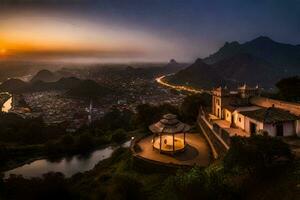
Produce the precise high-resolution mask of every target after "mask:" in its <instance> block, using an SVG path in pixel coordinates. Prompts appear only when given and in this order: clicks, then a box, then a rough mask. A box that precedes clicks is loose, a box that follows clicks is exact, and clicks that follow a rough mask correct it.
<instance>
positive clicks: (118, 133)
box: [111, 129, 126, 143]
mask: <svg viewBox="0 0 300 200" xmlns="http://www.w3.org/2000/svg"><path fill="white" fill-rule="evenodd" d="M111 139H112V141H114V142H116V143H121V142H124V141H125V140H126V132H125V131H124V130H123V129H117V130H115V132H114V133H113V135H112V138H111Z"/></svg>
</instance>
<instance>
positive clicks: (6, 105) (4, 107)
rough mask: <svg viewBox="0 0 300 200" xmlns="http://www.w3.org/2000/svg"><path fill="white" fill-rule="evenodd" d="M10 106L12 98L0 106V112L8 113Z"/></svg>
mask: <svg viewBox="0 0 300 200" xmlns="http://www.w3.org/2000/svg"><path fill="white" fill-rule="evenodd" d="M11 106H12V97H10V98H9V99H8V100H7V101H6V102H5V103H4V104H3V106H2V112H8V111H9V110H10V109H11Z"/></svg>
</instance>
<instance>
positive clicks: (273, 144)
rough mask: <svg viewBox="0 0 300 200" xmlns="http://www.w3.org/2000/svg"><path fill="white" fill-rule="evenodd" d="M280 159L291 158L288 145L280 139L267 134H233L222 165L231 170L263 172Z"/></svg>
mask: <svg viewBox="0 0 300 200" xmlns="http://www.w3.org/2000/svg"><path fill="white" fill-rule="evenodd" d="M280 159H286V160H291V159H292V153H291V150H290V148H289V146H288V145H287V144H286V143H284V142H282V141H281V140H279V139H277V138H272V137H269V136H267V135H253V136H251V137H249V138H244V137H238V136H235V137H232V140H231V146H230V149H229V151H228V152H227V154H226V156H225V158H224V167H225V169H226V170H231V171H232V170H234V169H237V170H239V171H242V170H243V169H247V170H248V172H249V173H250V174H252V173H258V172H262V173H264V172H267V169H269V168H272V167H274V166H276V164H277V163H278V161H279V160H280Z"/></svg>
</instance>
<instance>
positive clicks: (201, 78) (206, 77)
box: [169, 58, 223, 88]
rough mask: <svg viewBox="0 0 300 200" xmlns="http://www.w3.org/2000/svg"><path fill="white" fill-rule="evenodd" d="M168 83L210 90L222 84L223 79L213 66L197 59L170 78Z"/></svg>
mask: <svg viewBox="0 0 300 200" xmlns="http://www.w3.org/2000/svg"><path fill="white" fill-rule="evenodd" d="M169 81H170V82H172V83H175V84H180V85H190V86H195V87H198V86H199V87H204V88H211V87H215V86H217V85H220V84H222V82H223V77H222V76H221V75H219V72H218V71H216V70H215V69H214V67H213V66H211V65H208V64H206V63H204V62H203V60H201V59H200V58H198V59H197V60H196V61H195V62H194V63H193V64H192V65H190V66H189V67H187V68H185V69H183V70H181V71H179V72H178V73H176V74H175V75H173V76H171V77H170V78H169Z"/></svg>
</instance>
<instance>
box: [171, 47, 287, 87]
mask: <svg viewBox="0 0 300 200" xmlns="http://www.w3.org/2000/svg"><path fill="white" fill-rule="evenodd" d="M281 77H282V74H281V73H280V71H278V70H275V69H274V66H273V65H272V64H271V63H269V62H267V61H266V60H264V59H261V58H258V57H255V56H253V55H251V54H247V53H239V54H235V55H233V56H231V57H228V58H225V59H223V60H221V61H219V62H217V63H214V64H206V63H204V61H203V60H201V59H197V60H196V62H195V63H194V64H192V65H191V66H189V67H187V68H186V69H184V70H181V71H179V72H178V73H176V74H175V75H173V76H171V77H170V78H169V81H170V82H172V83H175V84H181V85H192V86H196V87H202V88H206V89H210V88H212V87H216V86H220V85H223V86H224V85H227V86H229V87H236V86H238V85H240V84H243V83H247V84H249V85H252V86H254V85H260V86H263V87H268V88H269V87H272V86H274V84H275V83H276V82H277V81H278V80H279V79H280V78H281Z"/></svg>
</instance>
